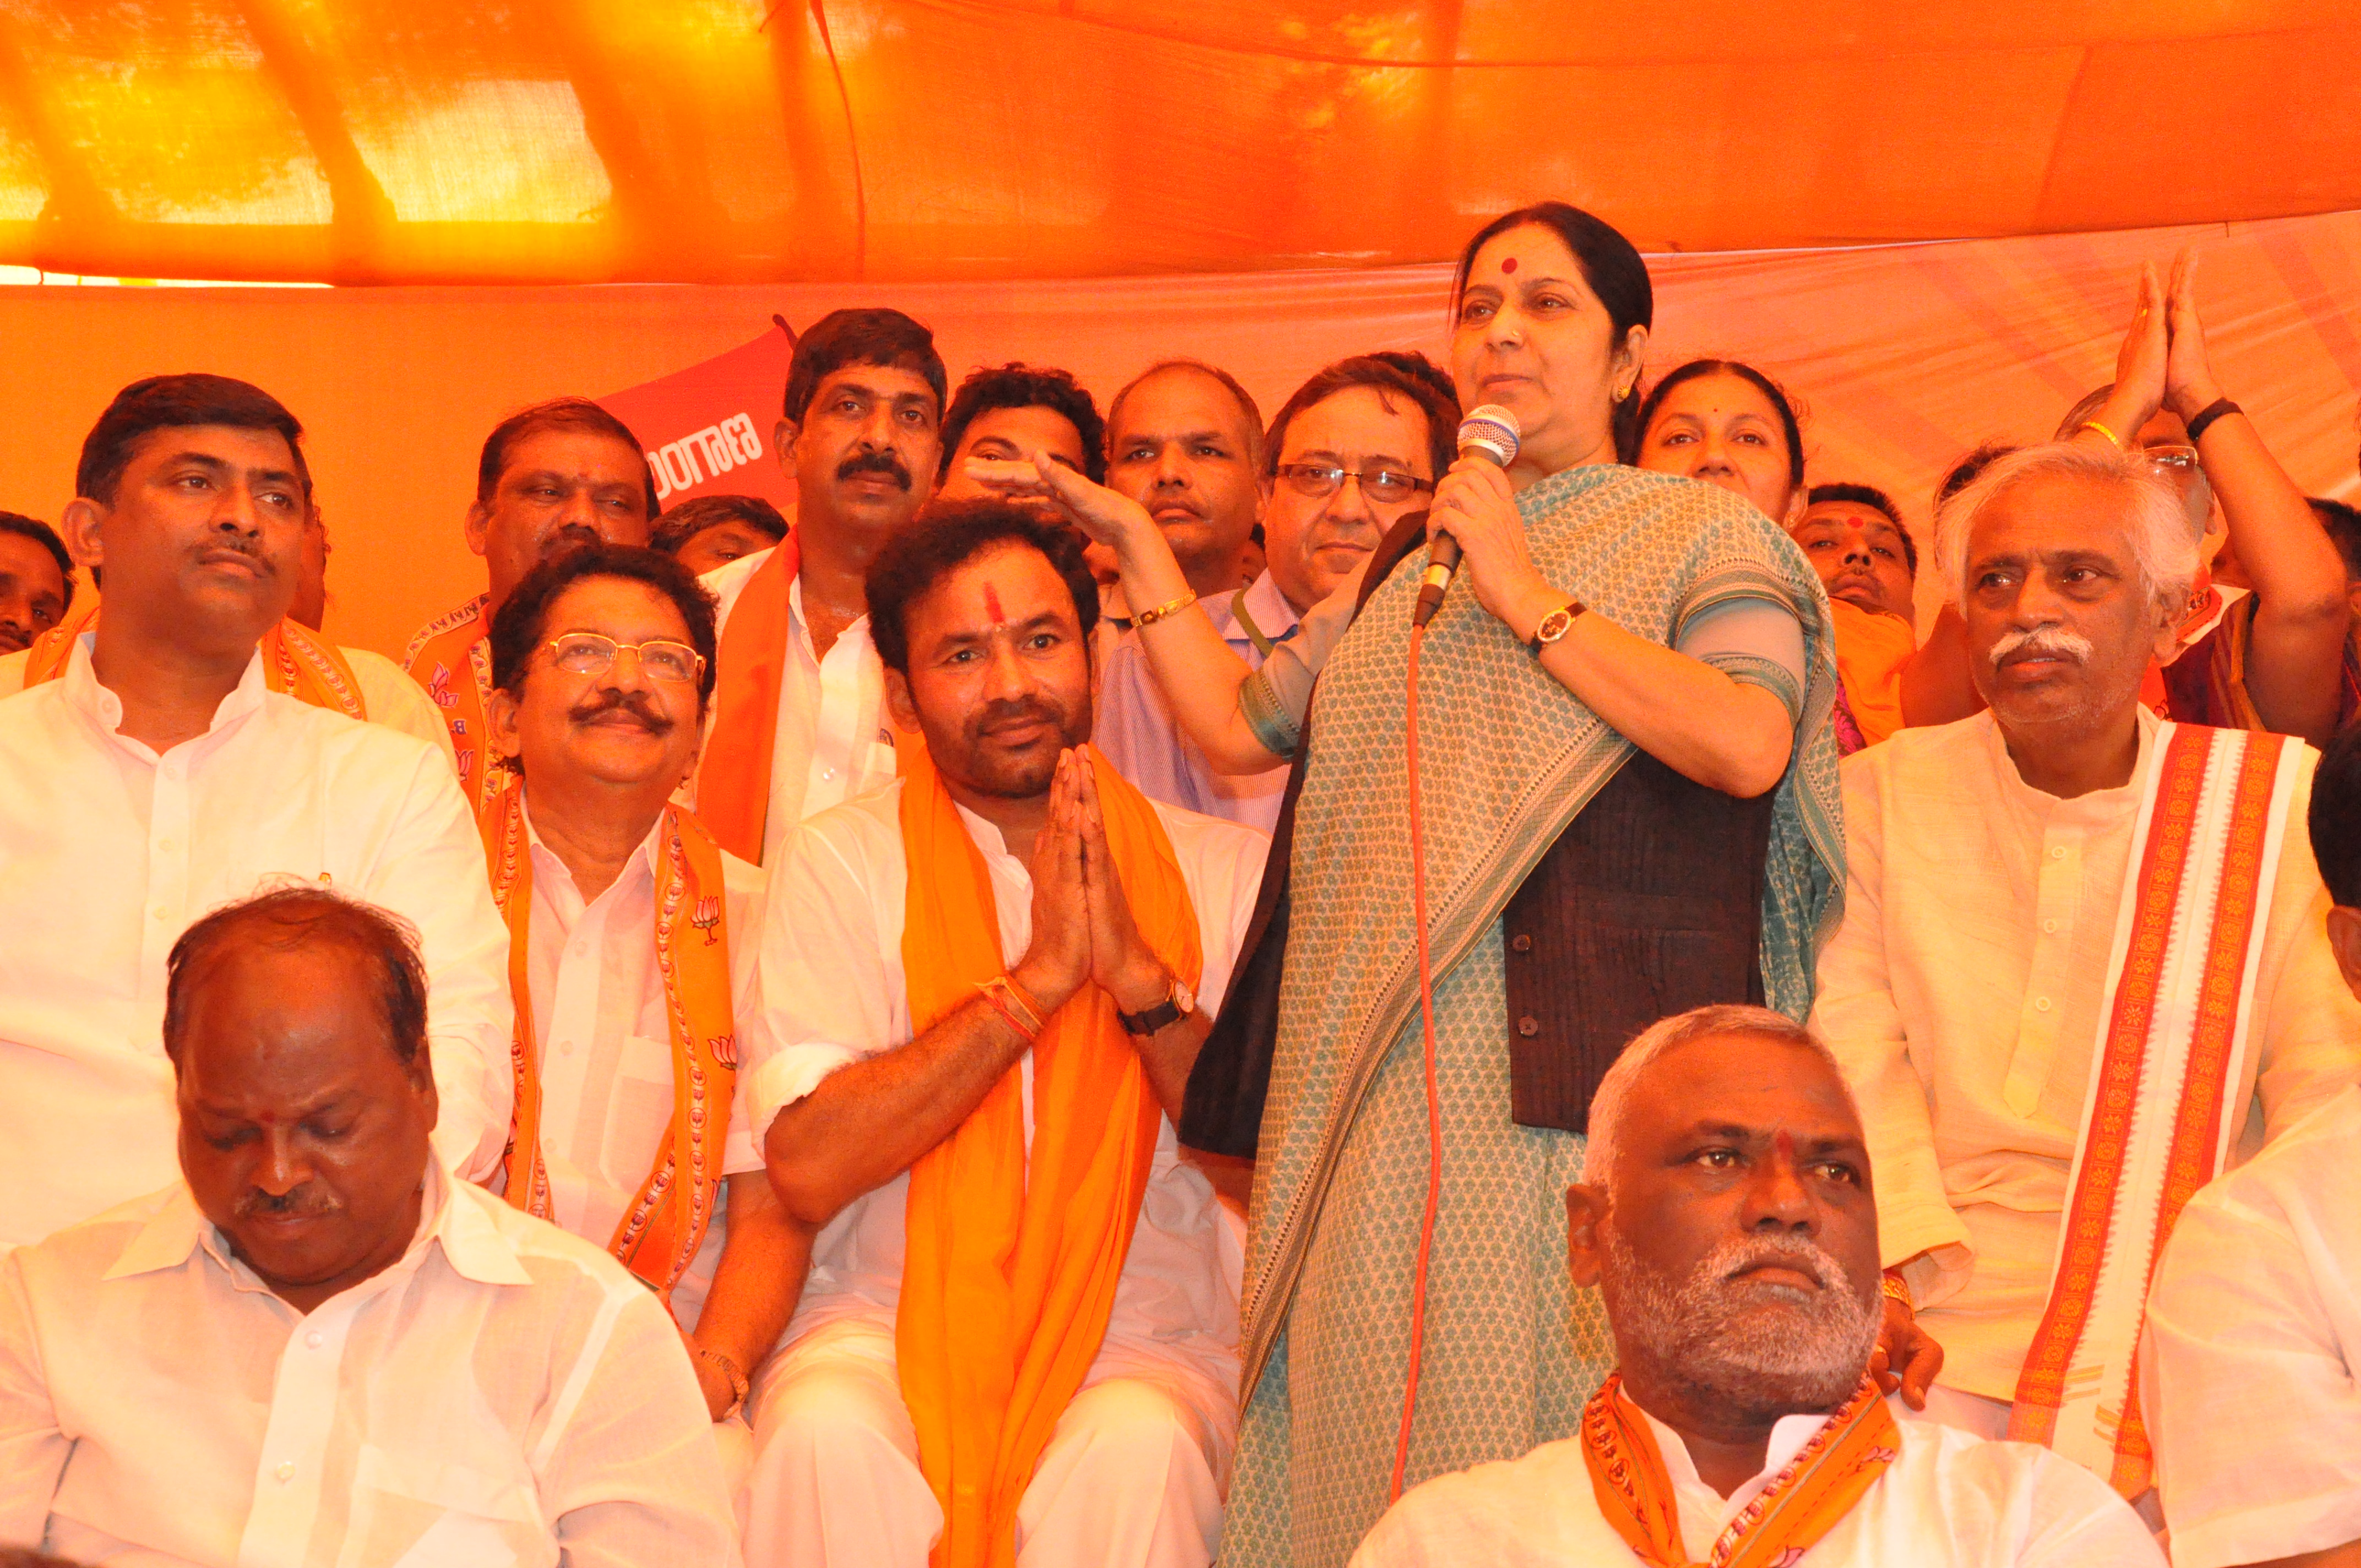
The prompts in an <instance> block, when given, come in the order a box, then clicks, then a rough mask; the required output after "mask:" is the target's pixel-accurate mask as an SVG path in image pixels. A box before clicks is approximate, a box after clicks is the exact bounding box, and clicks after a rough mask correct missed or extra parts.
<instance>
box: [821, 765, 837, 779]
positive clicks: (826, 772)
mask: <svg viewBox="0 0 2361 1568" xmlns="http://www.w3.org/2000/svg"><path fill="white" fill-rule="evenodd" d="M819 776H820V777H822V778H824V779H832V778H834V777H836V770H835V769H834V768H822V769H821V770H820V771H819Z"/></svg>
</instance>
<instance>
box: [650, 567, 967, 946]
mask: <svg viewBox="0 0 2361 1568" xmlns="http://www.w3.org/2000/svg"><path fill="white" fill-rule="evenodd" d="M802 565H803V550H802V547H801V546H800V545H798V544H797V543H796V535H795V532H793V531H792V530H790V531H789V532H788V533H787V536H786V537H785V539H782V540H781V541H779V543H778V544H777V545H776V546H775V547H774V548H773V550H772V551H771V554H770V555H769V557H768V558H767V559H765V560H764V561H763V564H762V565H759V566H757V567H755V568H754V572H753V575H752V576H750V577H748V578H747V579H746V586H745V587H742V588H741V589H740V590H739V591H738V602H737V603H736V604H734V605H732V606H731V607H730V621H729V624H728V625H726V626H724V627H723V628H722V629H721V646H720V648H719V650H718V653H719V657H718V658H717V660H716V661H715V662H716V663H718V664H719V670H718V671H717V673H716V674H715V676H714V682H713V728H712V729H710V730H709V731H708V732H707V734H706V737H705V757H704V760H703V761H702V762H699V763H698V764H697V815H698V816H699V817H703V818H704V819H705V822H706V825H707V826H708V828H711V829H712V830H713V836H714V837H715V838H716V839H719V840H720V841H721V847H722V848H723V849H725V850H729V851H730V853H731V854H733V855H735V856H737V857H738V858H739V859H740V860H741V861H753V862H755V863H756V864H757V865H759V864H761V863H762V860H763V824H764V822H765V821H766V820H767V819H768V817H769V816H770V811H771V751H772V748H773V747H774V745H776V744H777V741H778V729H779V691H780V688H781V686H782V685H784V683H785V680H786V665H787V630H788V627H787V619H788V604H787V594H788V592H789V590H790V589H792V588H793V587H795V584H796V572H797V571H798V570H799V569H800V568H801V567H802ZM993 972H994V973H995V974H997V973H998V972H999V971H998V970H994V971H993Z"/></svg>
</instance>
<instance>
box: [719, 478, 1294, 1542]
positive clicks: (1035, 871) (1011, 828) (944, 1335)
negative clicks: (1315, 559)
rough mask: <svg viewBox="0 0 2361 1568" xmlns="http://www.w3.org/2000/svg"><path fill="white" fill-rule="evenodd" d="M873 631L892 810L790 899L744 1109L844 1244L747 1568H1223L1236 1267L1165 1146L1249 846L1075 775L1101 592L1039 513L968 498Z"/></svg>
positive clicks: (799, 1342) (774, 1394) (817, 1216)
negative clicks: (785, 1474) (888, 730)
mask: <svg viewBox="0 0 2361 1568" xmlns="http://www.w3.org/2000/svg"><path fill="white" fill-rule="evenodd" d="M868 594H869V606H870V614H871V621H872V625H873V628H874V631H875V635H876V639H877V647H878V652H879V654H880V656H881V657H882V658H883V659H884V663H885V667H886V672H887V673H886V689H887V693H888V698H889V700H890V702H891V703H892V706H893V709H894V715H895V721H896V722H897V723H898V724H899V725H901V727H902V728H903V729H906V730H908V731H912V732H914V733H916V734H917V735H918V736H922V737H923V744H922V745H919V746H915V747H913V748H912V750H911V754H910V756H909V758H908V760H907V764H906V768H905V771H904V773H903V776H902V777H901V778H900V780H898V781H897V782H896V783H895V784H893V785H892V786H890V787H888V788H885V789H882V790H878V791H876V792H874V793H873V794H871V795H865V796H863V797H862V798H861V799H858V800H854V801H850V802H847V803H846V804H844V805H842V806H837V807H835V808H834V809H832V810H829V811H826V812H822V813H820V814H818V815H817V816H814V817H809V818H807V819H806V821H805V822H804V825H803V828H802V831H801V832H800V833H799V834H798V835H797V836H796V839H795V842H794V846H793V849H792V850H791V852H790V853H789V854H788V856H787V857H786V859H785V862H784V863H783V864H782V865H780V866H777V867H775V868H774V869H773V871H772V873H771V878H772V880H771V887H770V893H769V905H768V911H769V912H768V916H767V917H766V919H765V922H764V927H763V969H762V990H763V1006H764V1009H765V1023H766V1026H765V1027H764V1028H763V1030H762V1031H761V1036H762V1037H761V1039H760V1040H759V1041H756V1042H751V1043H750V1064H751V1065H750V1068H749V1073H748V1079H749V1090H748V1094H747V1098H748V1100H749V1102H750V1110H751V1116H752V1124H753V1125H754V1126H755V1127H757V1128H759V1129H761V1130H762V1131H763V1137H764V1148H765V1150H766V1153H767V1155H768V1157H769V1163H770V1171H771V1180H772V1183H773V1185H774V1187H776V1188H777V1189H778V1191H779V1196H780V1200H781V1201H782V1202H783V1203H784V1204H785V1207H786V1209H787V1211H788V1212H789V1213H790V1214H792V1215H793V1216H794V1217H795V1218H796V1220H797V1221H799V1222H800V1223H803V1224H805V1225H807V1226H809V1227H813V1228H815V1229H818V1228H820V1227H826V1228H825V1231H824V1233H823V1234H822V1237H821V1240H820V1241H819V1243H818V1246H817V1249H816V1252H815V1255H814V1259H813V1262H814V1269H813V1273H812V1277H811V1282H810V1284H809V1285H808V1286H807V1288H806V1290H805V1293H804V1298H803V1300H802V1303H801V1304H800V1305H799V1306H798V1308H797V1309H796V1316H795V1320H794V1321H793V1322H792V1324H791V1325H790V1326H789V1328H788V1331H787V1343H786V1346H785V1349H784V1350H783V1351H782V1352H781V1353H780V1354H779V1356H778V1358H777V1361H776V1363H775V1364H774V1368H773V1369H772V1371H771V1372H770V1373H769V1374H767V1375H765V1376H758V1377H757V1379H756V1389H755V1395H754V1402H753V1409H754V1413H755V1422H756V1426H757V1428H758V1430H774V1431H778V1432H780V1434H781V1435H780V1437H779V1438H778V1439H777V1440H776V1441H777V1442H780V1443H781V1444H783V1445H791V1446H792V1449H793V1452H794V1453H795V1455H796V1459H795V1461H794V1464H793V1465H792V1468H791V1471H790V1473H789V1474H790V1485H789V1486H787V1487H786V1488H785V1489H784V1490H782V1491H780V1492H777V1493H775V1494H773V1495H769V1496H765V1495H763V1494H762V1493H760V1492H758V1493H757V1494H756V1495H755V1496H753V1497H752V1498H751V1507H752V1511H751V1515H750V1519H749V1526H748V1537H747V1541H748V1545H747V1554H748V1558H749V1561H750V1562H753V1563H782V1564H792V1565H795V1568H921V1565H922V1564H925V1563H928V1561H929V1552H930V1551H931V1552H932V1553H933V1556H932V1559H931V1560H932V1562H933V1563H936V1564H937V1565H939V1568H982V1565H983V1564H985V1563H1007V1562H1009V1561H1010V1554H1011V1553H1012V1552H1013V1554H1014V1561H1015V1562H1016V1564H1018V1565H1019V1568H1070V1565H1073V1564H1082V1563H1089V1564H1092V1565H1093V1568H1098V1565H1101V1564H1104V1565H1105V1568H1204V1565H1205V1564H1206V1563H1208V1562H1210V1561H1211V1559H1212V1557H1213V1550H1214V1547H1215V1545H1216V1543H1217V1541H1218V1539H1219V1535H1220V1527H1221V1518H1222V1477H1223V1476H1224V1474H1225V1472H1226V1470H1227V1466H1228V1454H1229V1451H1230V1448H1231V1445H1232V1443H1233V1442H1234V1441H1235V1432H1236V1423H1237V1376H1238V1363H1237V1272H1236V1271H1237V1268H1238V1266H1239V1263H1240V1255H1239V1252H1238V1238H1237V1236H1236V1234H1235V1232H1234V1231H1233V1230H1232V1229H1231V1228H1230V1227H1229V1225H1228V1223H1226V1222H1225V1220H1224V1215H1223V1212H1222V1210H1221V1207H1220V1205H1219V1203H1218V1202H1217V1201H1216V1200H1215V1198H1214V1196H1213V1190H1212V1188H1211V1187H1210V1186H1208V1185H1207V1183H1206V1181H1205V1179H1204V1178H1203V1177H1202V1175H1200V1174H1199V1173H1198V1172H1197V1171H1196V1170H1195V1169H1193V1168H1191V1167H1189V1166H1185V1165H1183V1164H1181V1163H1180V1150H1179V1146H1178V1145H1177V1143H1176V1142H1175V1140H1174V1136H1173V1130H1172V1129H1173V1120H1174V1118H1176V1117H1177V1116H1178V1115H1179V1113H1180V1096H1181V1093H1182V1090H1183V1088H1184V1086H1185V1084H1186V1082H1187V1079H1188V1074H1189V1069H1190V1067H1191V1064H1192V1063H1193V1062H1194V1060H1195V1058H1196V1053H1197V1049H1198V1047H1199V1046H1200V1045H1201V1044H1202V1041H1203V1039H1204V1036H1205V1031H1206V1029H1207V1027H1208V1026H1209V1023H1210V1015H1211V1014H1212V1013H1213V1011H1214V1009H1216V1008H1217V1007H1219V1005H1220V1002H1221V995H1222V992H1223V990H1224V987H1225V986H1226V985H1227V983H1228V979H1229V970H1230V966H1231V963H1232V960H1233V959H1234V958H1235V953H1236V950H1237V944H1238V940H1239V938H1240V936H1241V934H1242V933H1243V931H1244V930H1245V927H1246V919H1247V917H1248V916H1249V915H1250V914H1251V912H1252V906H1253V903H1254V894H1255V890H1256V888H1257V885H1258V882H1259V878H1260V875H1261V870H1262V860H1263V853H1264V850H1265V848H1266V844H1267V841H1266V840H1265V839H1264V838H1263V837H1262V835H1261V834H1259V833H1257V832H1255V831H1253V830H1252V829H1250V828H1240V827H1237V826H1235V824H1231V823H1227V822H1221V821H1217V820H1214V819H1213V818H1209V817H1197V816H1193V815H1191V813H1188V812H1185V811H1180V810H1178V809H1176V808H1174V807H1170V806H1164V805H1162V804H1160V803H1157V802H1151V801H1149V800H1148V798H1147V797H1146V796H1145V795H1141V794H1140V793H1139V792H1138V791H1137V790H1136V789H1134V788H1132V787H1131V786H1130V785H1129V784H1126V783H1125V782H1124V781H1123V779H1122V778H1121V777H1120V775H1118V774H1116V773H1115V771H1114V770H1113V769H1112V768H1111V767H1110V766H1109V765H1108V764H1107V762H1106V760H1105V759H1104V757H1102V756H1100V755H1099V754H1098V752H1097V751H1095V749H1093V747H1092V746H1091V745H1090V743H1089V742H1090V735H1091V696H1092V690H1091V688H1092V685H1093V679H1092V676H1093V671H1092V666H1091V659H1090V635H1091V629H1092V623H1093V620H1095V618H1096V615H1097V609H1098V593H1097V587H1096V584H1095V583H1094V582H1093V579H1092V577H1091V575H1090V571H1089V569H1088V567H1087V566H1085V565H1083V562H1082V545H1081V543H1080V541H1079V540H1078V539H1076V538H1075V536H1074V535H1073V534H1072V533H1071V532H1070V531H1068V530H1065V529H1063V528H1060V527H1059V526H1058V525H1056V524H1053V523H1049V522H1047V521H1043V520H1042V519H1041V518H1040V517H1039V516H1038V514H1037V513H1035V512H1034V511H1033V510H1031V509H1029V508H1025V507H1020V506H1016V505H1013V504H1011V503H1008V502H1004V501H969V502H959V503H950V504H947V505H944V506H941V507H939V508H936V509H933V510H930V511H929V512H928V514H927V515H924V516H922V517H920V518H919V519H917V521H914V522H913V523H911V524H910V526H909V527H908V528H907V529H906V531H905V532H902V533H901V534H899V535H897V536H896V537H895V538H894V539H893V540H892V541H890V542H888V543H887V544H886V545H885V547H884V550H883V551H881V552H880V554H878V556H877V559H876V561H875V563H874V565H873V566H872V567H871V569H870V574H869V582H868Z"/></svg>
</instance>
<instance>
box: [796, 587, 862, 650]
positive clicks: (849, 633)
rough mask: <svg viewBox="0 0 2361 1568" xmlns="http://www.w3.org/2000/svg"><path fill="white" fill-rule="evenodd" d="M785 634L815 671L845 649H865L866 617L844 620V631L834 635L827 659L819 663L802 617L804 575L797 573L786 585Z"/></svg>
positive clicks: (809, 633) (808, 624) (858, 616)
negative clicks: (800, 650)
mask: <svg viewBox="0 0 2361 1568" xmlns="http://www.w3.org/2000/svg"><path fill="white" fill-rule="evenodd" d="M787 635H788V636H789V637H790V638H791V639H793V640H794V641H795V644H796V646H797V647H798V648H801V649H802V650H803V653H804V657H805V658H806V659H807V660H809V661H810V663H811V664H812V666H813V667H814V668H818V666H819V665H820V664H821V663H824V662H825V663H835V662H836V658H837V655H838V654H839V653H840V652H843V651H844V650H846V649H848V648H861V647H866V646H867V645H868V642H869V617H868V616H867V615H866V614H862V615H857V616H855V617H853V618H852V619H851V620H849V621H847V622H846V623H845V627H844V630H841V631H840V632H838V633H837V634H836V641H833V642H831V643H829V645H828V657H827V659H826V660H825V661H823V660H822V658H821V656H820V653H819V651H818V648H817V647H815V646H814V644H813V642H812V634H811V622H810V621H809V620H807V619H805V616H804V575H803V574H802V573H801V572H797V573H796V575H795V576H794V577H793V578H792V579H790V580H789V582H788V583H787ZM848 656H850V655H848Z"/></svg>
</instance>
